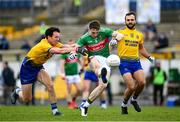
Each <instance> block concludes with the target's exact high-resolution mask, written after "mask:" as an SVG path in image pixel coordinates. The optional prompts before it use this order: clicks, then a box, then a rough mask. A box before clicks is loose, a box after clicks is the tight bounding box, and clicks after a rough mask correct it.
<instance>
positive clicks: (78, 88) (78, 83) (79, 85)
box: [72, 75, 82, 109]
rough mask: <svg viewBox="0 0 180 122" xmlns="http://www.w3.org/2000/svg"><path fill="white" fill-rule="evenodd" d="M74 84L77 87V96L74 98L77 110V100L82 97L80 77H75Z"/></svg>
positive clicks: (73, 101) (73, 102)
mask: <svg viewBox="0 0 180 122" xmlns="http://www.w3.org/2000/svg"><path fill="white" fill-rule="evenodd" d="M73 84H74V86H75V87H76V89H77V92H76V93H75V95H74V96H73V98H72V104H73V106H74V108H75V109H77V108H78V105H77V103H76V98H77V97H78V96H79V95H81V93H82V86H81V79H80V76H79V75H74V83H73Z"/></svg>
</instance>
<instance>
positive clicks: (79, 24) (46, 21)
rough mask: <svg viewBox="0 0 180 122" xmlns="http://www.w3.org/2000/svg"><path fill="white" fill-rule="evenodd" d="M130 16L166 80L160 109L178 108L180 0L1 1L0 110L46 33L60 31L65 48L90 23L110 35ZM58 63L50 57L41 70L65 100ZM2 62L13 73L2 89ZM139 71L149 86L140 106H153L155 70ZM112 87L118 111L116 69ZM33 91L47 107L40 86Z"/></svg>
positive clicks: (120, 89)
mask: <svg viewBox="0 0 180 122" xmlns="http://www.w3.org/2000/svg"><path fill="white" fill-rule="evenodd" d="M128 11H135V12H136V13H137V28H138V29H139V30H141V31H142V32H143V33H144V36H145V47H146V49H147V50H148V51H149V52H150V53H151V54H152V55H153V56H154V57H155V58H156V59H157V62H158V63H160V66H161V68H162V69H163V70H164V71H165V73H166V75H167V79H166V82H164V84H163V85H164V89H163V96H164V98H165V100H164V101H163V104H162V105H166V106H170V107H171V106H176V105H179V103H178V101H180V100H179V97H180V73H179V71H180V34H179V33H180V0H0V104H2V105H3V104H5V105H9V104H10V101H9V97H8V95H9V94H8V91H11V88H12V87H14V86H15V85H19V84H20V83H19V78H18V74H19V68H20V64H21V61H22V59H23V57H24V56H25V54H26V53H27V51H28V50H29V49H30V48H31V47H32V46H33V45H35V44H36V43H37V42H38V41H39V38H40V36H41V35H42V34H44V32H45V30H46V28H47V27H50V26H57V27H59V28H60V30H61V34H62V36H61V41H62V42H63V43H66V42H67V41H68V40H70V39H72V40H77V39H78V38H79V37H80V36H81V35H82V34H83V33H84V32H85V30H86V29H87V24H88V22H89V21H90V20H93V19H98V20H99V21H100V22H101V24H102V26H106V27H110V28H113V29H114V30H116V29H119V28H121V27H123V26H124V16H125V14H126V13H127V12H128ZM114 53H116V51H114ZM59 60H60V56H54V57H53V58H52V59H51V60H49V61H48V62H47V63H46V64H45V68H46V70H47V71H48V73H49V74H50V75H51V76H52V77H53V80H54V83H55V89H56V94H57V97H58V99H59V100H64V98H65V97H66V84H65V82H64V80H63V79H62V78H61V76H60V65H59V63H60V62H59ZM5 62H8V65H9V67H10V68H11V69H12V70H13V72H14V79H15V81H12V82H13V83H6V81H5V78H3V69H4V63H5ZM142 66H143V68H144V71H145V73H146V79H147V85H146V88H145V89H144V92H143V93H142V95H141V97H140V99H141V102H142V104H143V105H156V104H155V103H154V101H153V100H154V99H153V94H154V89H153V85H154V84H153V80H152V75H153V73H152V72H153V69H154V67H156V65H155V64H153V65H152V64H150V63H149V62H148V61H147V60H146V59H143V58H142ZM82 77H83V75H82ZM110 84H111V90H110V93H111V94H112V96H113V99H112V100H114V101H113V103H114V104H118V105H119V102H120V98H121V96H122V93H123V91H124V88H125V86H124V82H123V80H122V77H121V75H120V74H119V71H118V68H113V69H112V76H111V83H110ZM34 89H35V90H34V91H35V92H34V97H35V101H36V104H44V103H46V100H47V99H48V95H47V92H46V89H45V88H44V87H43V86H42V85H40V84H39V83H38V82H37V83H36V84H35V87H34ZM6 90H7V91H6ZM74 92H76V89H75V88H73V93H74ZM6 93H7V94H6ZM114 104H112V105H114Z"/></svg>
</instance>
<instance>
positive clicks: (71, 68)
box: [60, 54, 80, 75]
mask: <svg viewBox="0 0 180 122" xmlns="http://www.w3.org/2000/svg"><path fill="white" fill-rule="evenodd" d="M60 58H61V59H64V60H65V66H64V71H65V74H66V75H77V74H78V62H79V59H80V54H78V55H77V57H76V58H75V59H74V60H71V59H69V54H62V55H61V57H60Z"/></svg>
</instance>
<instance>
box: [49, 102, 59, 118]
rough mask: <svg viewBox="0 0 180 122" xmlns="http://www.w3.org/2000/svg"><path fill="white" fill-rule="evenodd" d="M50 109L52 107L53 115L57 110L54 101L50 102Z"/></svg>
mask: <svg viewBox="0 0 180 122" xmlns="http://www.w3.org/2000/svg"><path fill="white" fill-rule="evenodd" d="M51 109H52V113H53V115H55V114H56V113H57V112H58V109H57V104H56V103H51Z"/></svg>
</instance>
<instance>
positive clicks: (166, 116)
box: [0, 106, 180, 121]
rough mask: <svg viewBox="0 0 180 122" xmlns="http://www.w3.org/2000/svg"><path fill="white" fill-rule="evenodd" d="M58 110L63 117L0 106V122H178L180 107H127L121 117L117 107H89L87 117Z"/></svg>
mask: <svg viewBox="0 0 180 122" xmlns="http://www.w3.org/2000/svg"><path fill="white" fill-rule="evenodd" d="M59 108H60V110H61V111H62V112H63V116H52V115H51V111H50V106H0V121H180V107H171V108H169V107H151V106H143V107H142V112H140V113H137V112H135V111H134V109H133V108H132V107H129V114H128V115H121V114H120V107H119V106H112V107H111V106H110V107H108V108H107V109H106V110H104V109H101V108H100V107H99V106H91V107H90V108H89V111H88V116H87V117H81V116H80V111H79V110H78V109H77V110H70V109H68V108H67V107H66V106H59Z"/></svg>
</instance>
